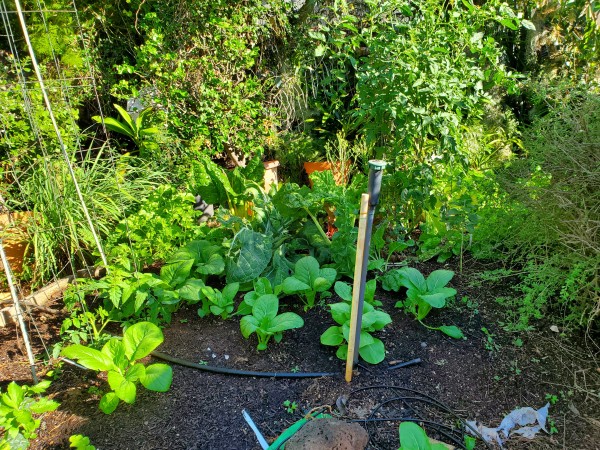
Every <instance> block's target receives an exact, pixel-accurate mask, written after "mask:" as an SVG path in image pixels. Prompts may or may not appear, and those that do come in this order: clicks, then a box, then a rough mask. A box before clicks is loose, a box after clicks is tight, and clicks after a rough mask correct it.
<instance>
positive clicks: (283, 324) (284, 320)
mask: <svg viewBox="0 0 600 450" xmlns="http://www.w3.org/2000/svg"><path fill="white" fill-rule="evenodd" d="M303 326H304V320H302V317H300V316H299V315H298V314H296V313H293V312H285V313H283V314H279V315H278V316H275V317H273V318H272V319H271V326H270V327H269V329H268V330H267V331H268V332H270V333H278V332H280V331H285V330H291V329H293V328H302V327H303Z"/></svg>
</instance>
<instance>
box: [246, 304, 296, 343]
mask: <svg viewBox="0 0 600 450" xmlns="http://www.w3.org/2000/svg"><path fill="white" fill-rule="evenodd" d="M278 312H279V299H278V298H277V296H276V295H274V294H266V295H261V296H260V297H258V298H256V299H255V300H253V305H252V313H251V314H249V315H247V316H244V317H242V320H241V321H240V329H241V331H242V335H243V336H244V337H245V338H246V339H248V338H249V337H250V335H251V334H252V333H256V336H257V337H258V346H257V347H256V348H257V349H258V350H266V349H267V343H268V342H269V340H270V339H271V337H272V338H273V339H275V342H280V341H281V339H282V337H283V332H284V331H285V330H291V329H293V328H301V327H302V326H304V320H302V317H300V316H299V315H298V314H295V313H293V312H285V313H282V314H277V313H278Z"/></svg>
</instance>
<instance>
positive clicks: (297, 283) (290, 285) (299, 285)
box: [283, 276, 311, 294]
mask: <svg viewBox="0 0 600 450" xmlns="http://www.w3.org/2000/svg"><path fill="white" fill-rule="evenodd" d="M310 290H311V287H310V286H309V285H308V284H306V283H305V282H304V281H301V280H299V279H298V278H296V277H294V276H291V277H287V278H286V279H285V280H283V292H285V293H286V294H298V293H301V292H306V291H310Z"/></svg>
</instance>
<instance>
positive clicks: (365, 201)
mask: <svg viewBox="0 0 600 450" xmlns="http://www.w3.org/2000/svg"><path fill="white" fill-rule="evenodd" d="M368 210H369V194H363V195H362V196H361V198H360V213H359V216H358V242H357V244H356V263H355V264H354V285H353V287H352V310H351V312H350V334H349V335H348V356H347V357H346V381H347V382H348V383H350V381H352V370H353V369H354V363H355V362H356V361H355V360H354V353H355V351H354V349H355V347H356V342H357V336H358V334H359V333H360V330H357V321H358V315H359V314H362V311H359V310H358V306H359V303H360V302H359V297H360V280H361V272H362V267H363V258H364V257H365V255H364V253H365V236H366V233H367V212H368Z"/></svg>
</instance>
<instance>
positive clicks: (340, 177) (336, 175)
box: [304, 161, 350, 187]
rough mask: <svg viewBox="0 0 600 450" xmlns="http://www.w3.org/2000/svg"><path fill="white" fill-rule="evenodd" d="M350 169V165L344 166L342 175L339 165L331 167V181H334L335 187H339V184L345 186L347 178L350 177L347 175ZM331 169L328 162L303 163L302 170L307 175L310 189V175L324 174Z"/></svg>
mask: <svg viewBox="0 0 600 450" xmlns="http://www.w3.org/2000/svg"><path fill="white" fill-rule="evenodd" d="M349 168H350V164H349V163H348V164H346V170H345V173H342V170H341V164H340V163H337V164H335V165H333V179H334V180H335V184H337V185H341V184H346V183H347V182H348V176H349V175H350V174H349V173H348V170H349ZM331 169H332V165H331V163H330V162H327V161H325V162H305V163H304V170H305V171H306V174H307V175H308V181H309V183H310V187H312V180H311V179H310V174H311V173H313V172H324V171H326V170H331Z"/></svg>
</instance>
